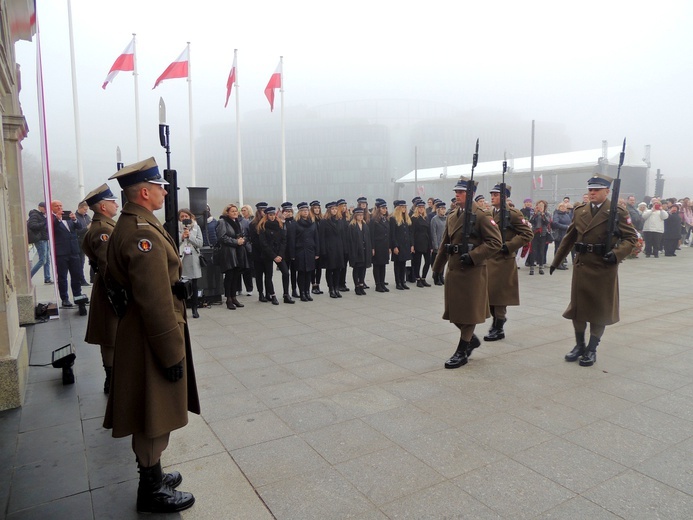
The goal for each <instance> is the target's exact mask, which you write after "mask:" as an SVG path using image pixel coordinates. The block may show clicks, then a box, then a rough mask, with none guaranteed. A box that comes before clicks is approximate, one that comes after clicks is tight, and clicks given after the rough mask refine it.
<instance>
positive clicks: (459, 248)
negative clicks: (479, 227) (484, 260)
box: [445, 244, 476, 254]
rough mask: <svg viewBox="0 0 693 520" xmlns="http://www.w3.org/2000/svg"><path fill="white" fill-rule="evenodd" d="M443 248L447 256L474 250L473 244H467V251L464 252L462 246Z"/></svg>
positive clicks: (447, 245) (451, 245)
mask: <svg viewBox="0 0 693 520" xmlns="http://www.w3.org/2000/svg"><path fill="white" fill-rule="evenodd" d="M445 247H446V248H447V251H448V254H457V253H464V252H467V253H468V252H469V251H471V250H472V249H474V248H475V247H476V246H475V245H474V244H467V250H466V251H465V249H464V244H445Z"/></svg>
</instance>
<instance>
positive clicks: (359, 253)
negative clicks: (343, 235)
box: [347, 222, 373, 269]
mask: <svg viewBox="0 0 693 520" xmlns="http://www.w3.org/2000/svg"><path fill="white" fill-rule="evenodd" d="M347 237H348V240H347V242H348V244H349V251H348V252H349V265H350V266H351V267H365V268H366V269H367V268H369V267H370V266H371V264H372V260H373V247H372V246H371V232H370V230H369V229H368V224H366V223H365V222H364V223H363V227H361V228H359V226H358V224H350V225H349V228H348V229H347Z"/></svg>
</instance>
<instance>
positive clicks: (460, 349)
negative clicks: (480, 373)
mask: <svg viewBox="0 0 693 520" xmlns="http://www.w3.org/2000/svg"><path fill="white" fill-rule="evenodd" d="M468 350H469V341H464V340H463V339H461V338H460V342H459V343H458V344H457V350H456V351H455V353H454V354H453V355H452V357H451V358H450V359H448V360H447V361H446V362H445V368H459V367H461V366H464V365H466V364H467V351H468Z"/></svg>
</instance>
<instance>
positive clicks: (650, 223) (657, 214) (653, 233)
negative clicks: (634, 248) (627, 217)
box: [642, 199, 669, 258]
mask: <svg viewBox="0 0 693 520" xmlns="http://www.w3.org/2000/svg"><path fill="white" fill-rule="evenodd" d="M668 218H669V213H667V212H666V210H664V209H663V208H662V203H661V202H660V201H659V199H652V201H651V205H650V207H649V208H647V209H646V210H645V211H643V212H642V220H643V225H642V234H643V238H644V239H645V257H646V258H650V256H654V257H655V258H659V251H660V250H661V249H662V238H663V237H664V221H665V220H666V219H668Z"/></svg>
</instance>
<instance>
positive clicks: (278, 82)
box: [265, 61, 282, 112]
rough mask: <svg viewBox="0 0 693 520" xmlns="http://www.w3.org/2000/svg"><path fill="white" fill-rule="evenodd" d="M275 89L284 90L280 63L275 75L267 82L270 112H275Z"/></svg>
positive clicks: (266, 91)
mask: <svg viewBox="0 0 693 520" xmlns="http://www.w3.org/2000/svg"><path fill="white" fill-rule="evenodd" d="M275 88H282V62H281V61H280V62H279V65H277V70H275V71H274V74H272V77H271V78H270V80H269V81H268V82H267V86H266V87H265V96H267V101H269V104H270V112H272V111H273V110H274V89H275Z"/></svg>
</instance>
